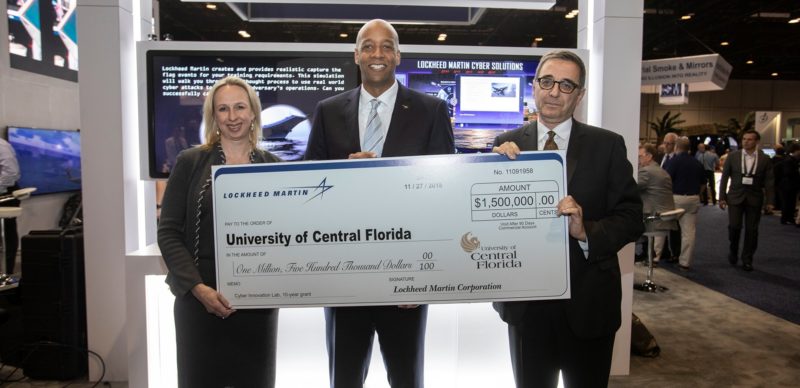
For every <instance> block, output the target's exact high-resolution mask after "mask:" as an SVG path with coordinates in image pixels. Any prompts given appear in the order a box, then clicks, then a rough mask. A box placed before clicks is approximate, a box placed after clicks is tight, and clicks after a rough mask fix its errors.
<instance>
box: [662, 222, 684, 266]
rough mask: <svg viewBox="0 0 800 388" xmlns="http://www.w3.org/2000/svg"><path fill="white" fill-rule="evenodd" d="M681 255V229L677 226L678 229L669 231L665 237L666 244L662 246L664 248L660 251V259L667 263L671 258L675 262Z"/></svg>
mask: <svg viewBox="0 0 800 388" xmlns="http://www.w3.org/2000/svg"><path fill="white" fill-rule="evenodd" d="M680 255H681V228H680V225H678V228H677V229H675V230H670V231H669V235H667V243H666V244H664V247H663V248H662V249H661V258H662V259H665V260H667V261H671V260H672V258H675V260H677V259H678V256H680Z"/></svg>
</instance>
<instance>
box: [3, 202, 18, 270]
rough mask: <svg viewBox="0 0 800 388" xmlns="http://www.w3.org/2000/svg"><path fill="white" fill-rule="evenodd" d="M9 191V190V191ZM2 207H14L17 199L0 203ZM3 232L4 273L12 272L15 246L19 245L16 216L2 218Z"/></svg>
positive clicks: (15, 255) (15, 252)
mask: <svg viewBox="0 0 800 388" xmlns="http://www.w3.org/2000/svg"><path fill="white" fill-rule="evenodd" d="M10 192H11V191H9V193H10ZM0 206H3V207H16V206H19V200H16V199H13V200H11V201H7V202H3V203H0ZM3 233H5V238H4V240H3V250H4V251H3V253H4V254H5V256H6V257H5V260H6V273H7V274H12V273H14V264H15V263H16V261H17V248H18V247H19V236H18V235H17V219H16V218H3Z"/></svg>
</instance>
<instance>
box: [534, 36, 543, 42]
mask: <svg viewBox="0 0 800 388" xmlns="http://www.w3.org/2000/svg"><path fill="white" fill-rule="evenodd" d="M533 40H534V41H536V42H541V41H543V40H544V38H542V37H541V36H537V37H536V38H533Z"/></svg>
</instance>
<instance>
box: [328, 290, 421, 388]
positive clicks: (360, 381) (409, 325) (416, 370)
mask: <svg viewBox="0 0 800 388" xmlns="http://www.w3.org/2000/svg"><path fill="white" fill-rule="evenodd" d="M427 317H428V306H427V305H421V306H419V307H417V308H413V309H401V308H399V307H397V306H364V307H327V308H325V330H326V335H327V346H328V368H329V369H328V371H329V373H330V381H331V388H361V387H363V386H364V381H365V380H366V378H367V371H368V370H369V360H370V357H371V355H372V341H373V338H374V336H375V333H376V332H377V333H378V342H379V344H380V347H381V354H383V363H384V365H385V366H386V374H387V377H388V379H389V385H391V387H392V388H422V387H423V371H424V368H423V366H424V360H425V359H424V355H425V325H426V321H427Z"/></svg>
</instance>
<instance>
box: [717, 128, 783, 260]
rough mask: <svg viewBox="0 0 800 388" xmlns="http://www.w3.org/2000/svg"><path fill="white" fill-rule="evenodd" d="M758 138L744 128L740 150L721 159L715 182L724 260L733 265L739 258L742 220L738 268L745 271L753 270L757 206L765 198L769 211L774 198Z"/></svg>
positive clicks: (769, 167)
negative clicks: (722, 213)
mask: <svg viewBox="0 0 800 388" xmlns="http://www.w3.org/2000/svg"><path fill="white" fill-rule="evenodd" d="M760 140H761V135H760V134H759V133H758V132H756V131H753V130H749V131H746V132H745V133H744V134H743V135H742V149H741V150H738V151H733V152H731V153H730V155H729V156H728V158H727V159H725V165H724V166H723V167H722V178H720V181H719V208H720V209H722V210H725V208H726V207H727V208H728V220H729V222H728V239H729V241H730V252H729V253H728V261H729V262H730V263H731V265H734V266H735V265H736V264H737V263H738V261H739V239H740V237H741V233H742V221H743V219H744V246H743V247H742V269H744V270H745V271H748V272H749V271H752V270H753V254H755V252H756V247H758V223H759V221H760V220H761V207H762V206H763V204H764V201H765V200H766V203H767V206H766V209H767V211H768V212H772V208H773V202H772V201H773V198H775V196H774V195H773V190H774V179H775V178H774V176H773V172H772V163H770V160H769V156H767V155H766V154H764V153H763V152H761V151H760V150H759V149H758V143H759V141H760ZM729 179H730V183H731V187H730V188H728V180H729Z"/></svg>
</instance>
